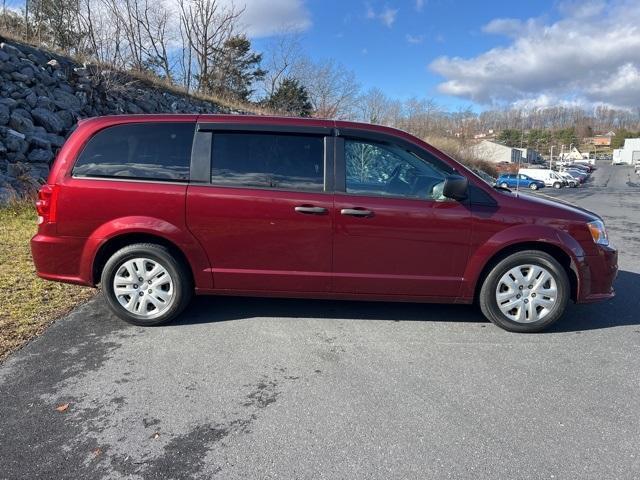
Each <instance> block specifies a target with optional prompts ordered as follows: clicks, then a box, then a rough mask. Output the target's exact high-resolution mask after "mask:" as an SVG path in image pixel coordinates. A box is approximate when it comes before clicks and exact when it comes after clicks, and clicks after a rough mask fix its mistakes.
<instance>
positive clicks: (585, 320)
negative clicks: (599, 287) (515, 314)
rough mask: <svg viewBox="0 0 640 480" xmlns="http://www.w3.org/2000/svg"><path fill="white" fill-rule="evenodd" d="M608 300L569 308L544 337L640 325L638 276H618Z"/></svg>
mask: <svg viewBox="0 0 640 480" xmlns="http://www.w3.org/2000/svg"><path fill="white" fill-rule="evenodd" d="M614 288H615V290H616V296H615V297H614V298H612V299H611V300H607V301H605V302H600V303H594V304H590V305H588V304H583V305H570V306H569V307H568V308H567V311H566V313H565V315H564V317H563V318H562V319H561V320H559V321H558V322H556V323H555V324H554V325H552V326H551V327H550V328H549V329H548V330H547V333H552V332H575V331H583V330H597V329H602V328H610V327H621V326H625V325H640V315H639V314H638V311H639V309H640V274H638V273H634V272H628V271H622V270H621V271H620V272H618V278H616V281H615V284H614Z"/></svg>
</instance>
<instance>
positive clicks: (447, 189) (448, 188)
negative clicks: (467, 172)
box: [442, 175, 469, 201]
mask: <svg viewBox="0 0 640 480" xmlns="http://www.w3.org/2000/svg"><path fill="white" fill-rule="evenodd" d="M468 190H469V180H468V179H467V177H463V176H461V175H449V176H447V178H446V179H445V181H444V187H443V189H442V194H443V195H444V196H445V197H447V198H452V199H453V200H458V201H460V200H465V199H466V198H467V196H468Z"/></svg>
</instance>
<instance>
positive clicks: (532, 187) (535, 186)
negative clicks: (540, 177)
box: [529, 183, 538, 190]
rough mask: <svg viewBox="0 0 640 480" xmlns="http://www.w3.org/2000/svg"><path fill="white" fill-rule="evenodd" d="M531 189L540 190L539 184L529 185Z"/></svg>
mask: <svg viewBox="0 0 640 480" xmlns="http://www.w3.org/2000/svg"><path fill="white" fill-rule="evenodd" d="M529 188H530V189H531V190H537V189H538V184H537V183H531V184H529Z"/></svg>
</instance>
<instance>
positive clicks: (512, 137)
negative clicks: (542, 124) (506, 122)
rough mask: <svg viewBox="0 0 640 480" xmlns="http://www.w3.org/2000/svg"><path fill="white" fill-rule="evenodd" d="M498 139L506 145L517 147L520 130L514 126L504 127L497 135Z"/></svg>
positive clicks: (520, 140) (520, 134) (520, 135)
mask: <svg viewBox="0 0 640 480" xmlns="http://www.w3.org/2000/svg"><path fill="white" fill-rule="evenodd" d="M498 141H499V142H500V143H503V144H504V145H506V146H508V147H519V146H520V143H521V142H522V131H520V130H518V129H515V128H505V129H504V130H502V131H501V132H500V134H499V135H498Z"/></svg>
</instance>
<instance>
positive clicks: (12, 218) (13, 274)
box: [0, 201, 95, 360]
mask: <svg viewBox="0 0 640 480" xmlns="http://www.w3.org/2000/svg"><path fill="white" fill-rule="evenodd" d="M35 231H36V212H35V210H34V207H33V203H32V202H27V201H22V202H16V203H12V204H11V205H8V206H4V207H0V360H1V359H3V358H4V357H6V356H7V355H8V354H9V353H10V352H12V351H14V350H16V349H17V348H19V347H21V346H22V345H23V344H24V343H26V342H27V341H29V340H30V339H31V338H33V337H35V336H36V335H38V334H40V333H41V332H42V331H43V330H44V329H45V328H46V327H47V326H48V325H49V324H50V323H51V322H52V321H53V320H55V319H56V318H58V317H60V316H61V315H63V314H64V313H66V312H68V311H69V310H70V309H71V308H73V307H74V306H75V305H77V304H78V303H80V302H82V301H84V300H86V299H87V298H89V297H90V296H92V295H93V293H94V292H95V290H93V289H90V288H81V287H78V286H74V285H65V284H62V283H55V282H48V281H46V280H42V279H40V278H38V277H37V276H36V274H35V269H34V266H33V262H32V261H31V251H30V249H29V240H30V239H31V237H32V236H33V235H34V233H35Z"/></svg>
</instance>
